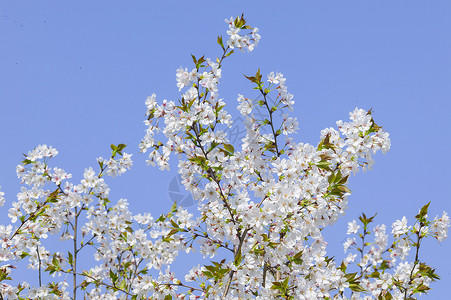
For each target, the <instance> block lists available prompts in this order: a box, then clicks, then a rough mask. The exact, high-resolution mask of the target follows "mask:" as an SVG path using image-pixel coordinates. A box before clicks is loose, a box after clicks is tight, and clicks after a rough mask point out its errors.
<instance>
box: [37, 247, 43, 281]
mask: <svg viewBox="0 0 451 300" xmlns="http://www.w3.org/2000/svg"><path fill="white" fill-rule="evenodd" d="M36 253H37V255H38V264H39V287H41V286H42V275H41V256H40V255H39V246H36Z"/></svg>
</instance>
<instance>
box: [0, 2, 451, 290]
mask: <svg viewBox="0 0 451 300" xmlns="http://www.w3.org/2000/svg"><path fill="white" fill-rule="evenodd" d="M243 2H244V1H240V2H234V1H224V2H219V1H218V2H212V1H179V2H175V1H158V2H157V1H154V2H151V1H135V2H133V5H131V4H128V5H124V3H123V2H115V1H108V2H107V1H90V2H87V1H77V2H62V1H59V2H52V3H51V2H49V1H33V2H25V1H14V2H13V1H3V2H2V3H1V4H0V69H1V70H2V72H0V140H1V145H2V146H1V147H0V169H1V170H2V172H0V185H1V186H2V191H4V192H5V193H6V195H5V196H6V198H7V203H6V204H5V207H4V208H1V209H0V220H1V222H0V223H5V221H6V218H7V217H6V210H7V209H6V208H7V207H8V206H9V204H10V203H11V202H12V201H13V200H14V199H15V195H16V194H17V192H18V191H19V189H20V185H19V182H18V180H17V178H16V175H15V166H16V165H17V164H18V163H19V161H20V160H21V158H22V153H26V152H27V151H28V150H31V149H33V148H34V147H35V146H37V145H39V144H49V145H53V146H54V147H56V148H57V149H58V150H59V152H60V154H59V155H58V157H57V158H56V159H54V162H53V163H54V165H58V166H59V167H61V168H64V169H65V170H67V171H68V172H71V173H72V174H73V175H74V180H78V179H80V177H81V175H82V172H83V170H84V168H86V167H89V166H95V165H96V162H95V158H96V157H99V156H104V157H106V156H107V155H108V153H109V145H110V144H112V143H115V144H118V143H125V144H128V145H129V146H128V148H127V150H126V151H128V152H129V153H134V156H133V158H134V163H135V166H134V168H133V169H132V171H130V172H129V173H128V174H126V175H123V176H122V177H119V178H115V179H112V180H110V181H109V184H110V187H111V188H112V194H111V196H112V198H116V199H119V198H127V199H129V201H130V202H131V209H132V210H133V211H134V212H136V213H137V212H140V211H142V210H147V211H151V212H152V213H153V214H154V215H158V214H160V213H162V212H164V211H166V210H167V209H168V208H169V207H170V206H171V204H172V202H171V198H170V195H169V193H168V188H169V183H170V182H171V180H174V177H175V176H176V170H175V168H173V169H172V170H171V171H170V172H165V173H163V172H161V171H159V170H158V169H157V168H152V167H147V166H145V163H144V161H145V157H144V156H143V155H140V154H138V147H137V145H138V143H139V141H140V139H141V138H142V136H143V135H144V129H145V127H144V125H143V123H142V121H143V120H144V114H145V106H144V101H145V98H146V96H148V95H150V94H152V93H154V92H155V93H156V94H157V96H158V99H160V100H161V99H163V98H167V99H173V100H175V99H176V98H177V97H178V95H179V93H178V89H177V87H176V85H175V84H176V81H175V70H176V69H177V68H179V67H180V66H183V67H185V66H186V67H189V68H191V66H192V65H191V64H192V61H191V57H190V55H189V54H190V53H193V54H195V55H203V54H205V55H206V56H207V57H211V58H215V57H216V56H217V55H219V54H220V52H219V50H220V48H219V47H218V45H217V44H216V36H217V35H218V34H224V35H225V31H226V24H225V22H224V18H229V17H230V16H236V15H238V14H241V13H244V14H245V16H246V18H247V19H248V21H249V23H250V24H251V25H254V26H256V27H259V28H260V34H261V36H262V39H261V41H260V44H259V45H258V47H257V48H256V50H255V51H254V52H252V53H251V54H242V53H237V54H236V55H233V56H232V57H231V59H229V61H226V63H225V64H224V68H223V80H222V82H221V84H220V95H221V97H223V98H224V99H225V101H226V102H227V103H228V111H230V112H231V113H232V115H233V116H234V117H237V116H238V114H237V112H236V111H235V107H236V95H237V94H238V93H245V94H247V95H252V93H254V92H253V90H252V86H251V85H250V84H249V83H248V82H247V80H246V79H245V78H244V77H243V76H242V75H243V74H247V75H249V74H254V73H255V72H256V70H257V69H258V68H260V69H261V71H262V73H263V74H268V73H269V72H271V71H278V72H282V73H283V74H284V75H285V76H286V77H287V86H288V89H289V91H290V92H291V93H292V94H294V96H295V99H294V100H295V101H296V105H295V111H294V114H295V115H296V116H297V117H298V119H299V122H300V130H299V132H298V133H297V134H296V136H295V140H297V141H304V142H309V143H314V144H316V143H317V142H318V138H319V132H320V130H321V129H323V128H326V127H330V126H334V125H335V121H337V120H340V119H347V118H348V112H349V111H352V110H353V109H354V108H355V107H360V108H363V109H369V108H373V110H374V114H373V115H374V118H375V120H376V122H377V123H378V124H379V125H382V126H383V127H384V129H386V130H387V131H388V132H389V133H390V134H391V139H392V149H391V150H390V151H389V152H388V153H387V154H386V155H382V154H379V155H376V157H375V160H376V164H375V166H374V168H373V170H372V171H370V172H367V173H359V174H357V176H355V177H353V178H351V185H350V187H351V189H352V191H353V195H352V196H351V198H350V208H349V210H348V211H347V214H346V216H345V217H344V218H343V219H342V220H341V221H340V222H339V223H338V224H336V225H335V226H334V227H333V228H332V229H331V230H329V231H328V232H327V234H328V236H329V237H330V239H329V244H330V255H337V256H341V255H342V247H341V244H340V243H341V242H342V241H343V240H344V239H345V238H346V234H345V233H346V223H347V222H348V221H350V220H352V219H353V218H357V217H358V216H359V214H361V212H362V211H364V212H365V213H367V214H368V215H369V214H374V213H376V212H377V213H378V216H377V219H376V221H377V222H380V223H385V224H387V225H388V226H390V224H391V223H392V222H393V221H395V220H396V219H397V218H401V217H402V216H404V215H405V216H406V217H407V218H408V219H409V220H413V216H414V215H415V214H416V213H417V211H418V209H419V208H420V207H421V206H422V205H424V204H426V203H427V202H429V201H431V202H432V203H431V205H430V214H429V215H431V216H434V215H435V214H441V213H442V211H443V210H446V211H448V212H451V201H450V200H451V196H450V193H449V187H450V186H451V184H450V181H451V175H450V172H449V170H450V169H451V160H450V159H449V157H448V156H449V153H450V150H449V149H450V148H451V84H450V80H451V35H450V34H449V30H450V28H451V17H450V16H451V2H449V1H439V0H438V1H428V2H426V1H371V2H370V1H365V2H364V1H290V2H288V1H287V2H285V3H279V4H276V3H275V2H273V1H271V2H269V1H267V2H265V1H259V2H246V3H243ZM174 162H175V161H174ZM173 166H174V167H175V166H176V164H173ZM182 193H183V192H182ZM449 253H451V243H450V241H448V240H446V241H444V242H443V243H441V244H439V243H437V242H436V241H432V240H431V241H430V242H428V243H426V244H425V245H424V249H422V251H421V253H420V256H421V257H423V259H424V260H425V261H426V262H429V263H430V264H431V265H433V266H436V267H437V268H438V269H437V272H438V273H439V275H440V276H441V277H442V280H441V281H439V282H438V283H435V284H433V285H432V287H433V290H432V291H431V292H430V293H429V295H428V296H424V297H423V298H422V299H444V298H445V297H446V296H448V295H449V283H450V282H451V259H450V257H449ZM445 295H446V296H445Z"/></svg>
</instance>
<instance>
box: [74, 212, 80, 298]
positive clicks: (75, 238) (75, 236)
mask: <svg viewBox="0 0 451 300" xmlns="http://www.w3.org/2000/svg"><path fill="white" fill-rule="evenodd" d="M78 216H79V213H78V207H75V220H74V261H73V264H72V274H73V282H74V283H73V284H74V287H73V292H72V294H73V298H74V300H76V299H77V254H78V249H77V228H78Z"/></svg>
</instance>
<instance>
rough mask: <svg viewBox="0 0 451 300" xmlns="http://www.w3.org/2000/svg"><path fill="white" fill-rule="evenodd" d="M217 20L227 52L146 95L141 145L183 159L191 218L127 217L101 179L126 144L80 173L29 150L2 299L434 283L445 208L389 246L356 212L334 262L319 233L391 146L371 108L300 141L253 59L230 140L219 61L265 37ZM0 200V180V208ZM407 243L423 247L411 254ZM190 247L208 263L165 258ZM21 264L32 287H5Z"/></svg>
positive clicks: (390, 289)
mask: <svg viewBox="0 0 451 300" xmlns="http://www.w3.org/2000/svg"><path fill="white" fill-rule="evenodd" d="M226 22H227V23H228V24H229V30H228V31H227V34H228V35H229V39H228V40H227V41H226V44H224V43H223V40H222V37H218V39H217V43H218V44H219V45H220V47H221V49H222V55H221V57H219V58H217V59H216V60H212V59H209V58H205V57H204V56H202V57H200V58H199V57H195V56H194V55H193V56H192V59H193V63H194V68H193V69H191V70H189V69H188V68H182V67H180V68H179V69H178V70H177V71H176V81H177V88H178V89H179V92H181V95H180V98H179V99H178V100H177V101H172V100H163V101H162V103H161V104H159V103H158V101H157V97H156V95H155V94H153V95H152V96H150V97H148V98H147V99H146V101H145V105H146V116H147V119H146V120H145V121H144V124H145V126H146V131H145V135H144V137H143V139H142V141H141V143H140V145H139V148H140V150H141V152H148V159H147V163H148V164H150V165H158V166H159V167H160V168H161V169H162V170H165V169H169V160H170V159H171V157H172V156H174V155H171V154H175V155H176V156H177V157H178V172H179V173H180V175H181V177H182V183H183V185H184V187H185V188H186V190H188V191H190V192H191V193H192V194H193V197H194V198H195V199H196V200H198V202H199V206H198V217H195V216H194V214H193V213H191V212H188V211H187V210H186V209H184V208H182V207H180V206H178V205H177V204H174V205H173V206H172V207H171V210H170V211H169V212H168V213H166V214H163V215H161V216H159V217H153V216H152V215H151V214H150V213H147V212H144V213H143V212H141V213H140V214H133V213H132V212H131V211H130V210H129V204H128V201H127V200H125V199H119V200H117V201H113V200H111V199H110V188H109V185H108V184H107V183H106V181H105V176H110V177H115V176H118V175H121V174H123V173H124V172H126V171H127V170H128V169H130V168H131V166H132V160H131V155H130V154H127V153H125V152H123V150H124V149H125V147H126V145H124V144H119V145H111V156H110V157H109V158H108V159H105V158H98V159H97V164H98V169H97V168H93V167H89V168H86V169H85V171H84V173H83V178H82V179H81V180H80V182H79V183H72V182H70V181H69V180H70V179H71V178H72V175H71V174H69V173H66V172H65V171H64V170H63V169H61V168H58V167H51V166H50V159H51V158H52V157H54V156H55V155H57V154H58V152H57V151H56V149H54V148H52V147H48V146H45V145H41V146H38V147H37V148H35V149H34V150H33V151H30V152H29V153H28V154H27V155H26V157H25V159H24V161H23V162H22V164H21V165H19V166H18V167H17V175H18V177H19V179H20V180H21V182H22V184H23V185H24V186H23V187H22V189H21V191H20V193H19V194H18V195H17V199H18V200H17V201H16V202H13V203H12V207H11V208H10V209H9V214H8V215H9V218H10V221H11V222H10V223H11V224H8V225H6V226H5V225H0V241H1V243H2V247H1V249H0V295H1V297H2V298H4V297H8V299H17V298H28V299H36V298H42V299H77V293H78V295H79V293H83V296H84V298H85V299H164V300H167V299H201V298H202V299H406V298H407V297H410V298H411V297H413V296H416V294H418V293H424V292H426V291H427V290H428V289H429V285H430V283H431V282H432V281H434V280H436V279H438V276H437V274H436V273H435V270H434V269H432V268H431V267H429V266H428V265H426V264H425V263H424V262H423V261H422V260H421V259H420V257H419V256H418V249H419V248H420V246H421V242H422V241H423V239H424V238H426V237H428V236H432V237H434V238H436V239H437V240H438V241H443V240H444V239H445V238H446V237H447V230H448V227H449V217H448V215H447V214H446V213H443V215H442V216H441V217H440V218H439V217H436V218H435V219H433V220H432V221H431V220H429V219H428V216H427V210H428V206H429V204H428V205H426V206H424V207H423V208H422V209H421V210H420V212H419V213H418V215H417V216H415V219H416V222H415V224H414V225H413V226H408V224H407V219H406V218H405V217H404V218H402V219H401V220H397V221H396V222H394V223H393V226H392V234H393V242H392V243H389V238H388V235H387V234H386V226H385V225H378V226H376V227H374V228H373V229H371V228H370V223H372V222H373V218H374V217H371V218H368V217H366V216H365V215H362V217H360V218H359V220H360V222H361V223H362V226H360V225H358V223H357V221H353V222H350V224H349V226H348V232H347V233H348V234H354V235H356V234H357V235H358V237H359V238H360V240H359V239H356V238H355V237H350V238H348V239H347V240H346V242H345V243H344V248H345V251H354V252H352V253H349V254H348V256H347V257H346V258H345V259H344V260H343V261H341V262H339V261H338V260H335V259H333V258H331V257H329V256H328V255H327V242H326V241H325V239H324V237H323V234H322V232H323V229H324V228H326V227H327V226H329V225H332V224H334V223H335V222H336V221H337V220H338V219H339V217H340V216H342V215H343V214H344V212H345V210H346V208H347V207H348V197H349V196H350V195H351V190H350V189H349V188H348V182H349V180H350V176H351V175H352V174H355V173H357V172H359V171H360V170H362V169H363V170H366V169H368V168H370V167H371V166H372V165H373V163H374V160H373V155H374V154H375V153H376V152H378V151H382V152H384V153H385V152H386V151H388V150H389V148H390V144H391V142H390V138H389V134H388V133H387V132H385V131H384V130H383V129H382V127H380V126H378V125H377V124H376V123H375V121H374V119H373V116H372V112H371V110H370V111H365V110H363V109H359V108H356V109H354V110H353V111H352V112H351V113H350V114H349V120H348V121H338V122H337V123H336V125H337V128H332V127H331V128H326V129H324V130H323V131H321V134H320V141H319V143H318V144H317V145H311V144H308V143H302V142H296V141H294V136H295V135H294V134H295V133H296V132H297V130H298V121H297V119H296V118H295V117H293V116H290V112H291V111H292V110H293V108H294V96H293V95H292V94H290V93H289V92H288V87H287V84H286V78H285V77H284V76H283V74H281V73H279V72H270V73H269V74H268V75H267V76H266V78H263V75H262V74H261V72H260V70H258V71H257V72H256V74H255V75H251V76H246V78H247V79H248V80H249V81H250V82H252V84H253V85H254V86H255V87H254V89H255V90H257V91H258V92H259V93H260V96H259V97H257V98H255V99H254V98H251V97H246V96H244V95H243V94H239V95H238V111H239V112H240V113H241V115H242V116H243V117H244V118H245V125H246V135H245V136H244V137H243V139H242V141H241V142H242V143H241V145H232V144H231V142H230V140H229V138H228V134H227V128H229V127H230V126H232V117H231V115H230V114H229V113H228V112H227V111H226V110H225V106H226V103H225V101H224V100H223V99H221V98H220V97H219V88H218V84H219V81H220V79H221V75H222V72H221V68H222V64H223V62H224V60H225V59H226V58H228V57H229V56H231V55H232V54H233V51H234V49H235V48H238V49H242V50H243V49H247V50H248V51H252V50H253V49H254V47H255V46H256V45H257V43H258V41H259V39H260V36H259V35H258V33H257V32H258V29H257V28H252V27H251V26H249V25H248V24H247V21H246V20H245V19H244V17H243V16H241V17H237V18H231V19H229V20H226ZM273 99H274V100H273ZM257 110H258V111H259V112H261V111H264V115H262V114H261V113H259V114H257V113H256V111H257ZM275 112H282V114H281V116H282V118H279V117H277V116H278V115H279V114H278V115H277V116H276V114H275ZM3 199H4V198H3V193H2V192H0V204H3V202H4V200H3ZM360 229H363V231H362V232H360V231H359V230H360ZM370 233H374V241H372V242H369V241H368V236H369V235H370ZM52 236H59V237H60V239H61V243H62V244H63V243H65V241H69V242H70V246H68V249H69V251H52V249H47V248H46V247H45V245H44V242H45V241H46V240H47V239H49V238H51V237H52ZM360 242H361V243H362V245H361V246H358V243H360ZM412 248H414V249H416V250H417V251H416V256H415V259H414V261H413V262H409V261H408V258H409V251H410V250H411V249H412ZM88 249H90V250H88ZM66 252H67V253H66ZM183 252H185V253H188V254H190V253H193V252H198V253H200V254H201V255H202V256H203V258H204V263H203V264H202V265H200V264H199V265H195V266H193V267H192V268H191V269H190V270H189V271H188V272H187V273H186V274H180V276H178V274H175V273H174V272H173V271H172V270H171V266H172V265H173V263H175V262H176V261H177V258H178V256H179V254H180V253H183ZM355 252H357V253H355ZM89 253H93V259H92V264H91V265H90V266H89V268H87V269H82V268H81V267H80V264H79V261H80V256H81V255H87V254H89ZM358 253H360V261H356V258H357V254H358ZM20 260H28V261H27V262H28V267H29V268H30V269H33V270H35V271H36V272H37V274H38V279H39V285H38V286H33V285H32V284H31V283H28V282H25V281H22V282H20V283H19V284H17V285H14V284H10V283H7V281H8V280H10V279H12V277H13V275H14V272H13V269H14V268H15V267H16V266H15V264H16V262H18V261H20ZM43 274H44V275H45V276H43ZM69 275H70V278H71V279H70V280H68V279H67V278H68V276H69ZM52 277H57V278H60V279H61V278H65V279H64V280H58V281H57V282H56V283H55V282H54V281H53V280H52ZM43 281H46V282H47V283H46V284H45V283H44V282H43ZM383 297H384V298H383ZM390 297H391V298H390Z"/></svg>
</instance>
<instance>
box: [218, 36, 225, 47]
mask: <svg viewBox="0 0 451 300" xmlns="http://www.w3.org/2000/svg"><path fill="white" fill-rule="evenodd" d="M218 44H219V46H221V48H222V50H225V48H224V43H223V42H222V35H218Z"/></svg>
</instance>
